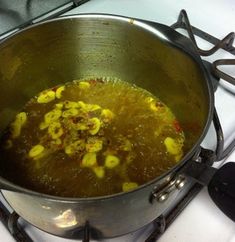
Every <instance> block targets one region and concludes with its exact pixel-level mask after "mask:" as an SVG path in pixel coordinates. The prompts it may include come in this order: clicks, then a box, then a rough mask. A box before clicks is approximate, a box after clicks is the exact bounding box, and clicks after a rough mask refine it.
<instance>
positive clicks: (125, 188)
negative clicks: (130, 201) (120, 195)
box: [122, 182, 138, 192]
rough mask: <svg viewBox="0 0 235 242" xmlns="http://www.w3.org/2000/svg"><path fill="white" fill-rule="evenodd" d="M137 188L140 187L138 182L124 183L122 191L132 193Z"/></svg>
mask: <svg viewBox="0 0 235 242" xmlns="http://www.w3.org/2000/svg"><path fill="white" fill-rule="evenodd" d="M137 187H138V184H137V183H136V182H124V183H123V184H122V191H123V192H128V191H131V190H133V189H135V188H137Z"/></svg>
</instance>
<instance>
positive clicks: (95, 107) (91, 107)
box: [83, 104, 101, 112]
mask: <svg viewBox="0 0 235 242" xmlns="http://www.w3.org/2000/svg"><path fill="white" fill-rule="evenodd" d="M83 109H84V110H85V111H86V112H93V111H96V110H99V109H101V107H100V106H99V105H97V104H86V106H85V107H84V108H83Z"/></svg>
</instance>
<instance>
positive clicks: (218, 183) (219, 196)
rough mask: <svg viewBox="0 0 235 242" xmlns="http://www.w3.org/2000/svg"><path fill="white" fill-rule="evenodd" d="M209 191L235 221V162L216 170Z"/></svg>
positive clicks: (213, 198)
mask: <svg viewBox="0 0 235 242" xmlns="http://www.w3.org/2000/svg"><path fill="white" fill-rule="evenodd" d="M208 192H209V195H210V197H211V199H212V200H213V201H214V203H215V204H216V205H217V206H218V207H219V208H220V210H221V211H223V212H224V213H225V214H226V215H227V216H228V217H229V218H230V219H232V220H233V221H234V222H235V162H228V163H226V164H225V165H223V166H222V167H221V168H220V169H218V170H217V171H216V173H215V174H214V176H213V177H212V180H211V181H210V183H209V185H208Z"/></svg>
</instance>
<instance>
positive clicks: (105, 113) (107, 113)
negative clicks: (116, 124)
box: [101, 109, 114, 123]
mask: <svg viewBox="0 0 235 242" xmlns="http://www.w3.org/2000/svg"><path fill="white" fill-rule="evenodd" d="M101 117H102V118H103V121H104V122H105V123H108V122H110V121H111V120H112V119H113V118H114V113H113V112H112V111H111V110H109V109H103V110H102V112H101Z"/></svg>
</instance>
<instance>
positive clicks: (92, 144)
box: [86, 137, 103, 152]
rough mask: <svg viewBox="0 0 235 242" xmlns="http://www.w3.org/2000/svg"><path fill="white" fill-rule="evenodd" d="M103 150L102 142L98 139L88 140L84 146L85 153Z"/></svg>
mask: <svg viewBox="0 0 235 242" xmlns="http://www.w3.org/2000/svg"><path fill="white" fill-rule="evenodd" d="M102 148H103V141H102V140H101V139H98V138H92V137H91V138H89V139H88V141H87V144H86V151H87V152H98V151H100V150H102Z"/></svg>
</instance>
